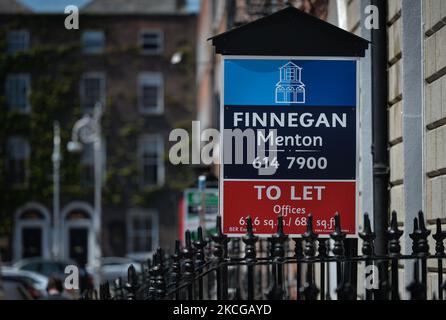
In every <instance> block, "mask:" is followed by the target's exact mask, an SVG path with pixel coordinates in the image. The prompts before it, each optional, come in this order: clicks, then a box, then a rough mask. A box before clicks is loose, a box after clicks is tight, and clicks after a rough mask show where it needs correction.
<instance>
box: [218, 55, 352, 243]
mask: <svg viewBox="0 0 446 320" xmlns="http://www.w3.org/2000/svg"><path fill="white" fill-rule="evenodd" d="M357 62H358V58H338V57H333V58H329V57H325V58H315V57H286V56H283V57H282V56H272V57H268V56H261V57H259V56H224V57H223V61H222V63H223V70H224V96H223V97H222V106H223V107H222V108H221V128H222V129H223V135H222V136H223V139H222V150H221V159H222V161H223V165H222V169H221V170H220V171H221V177H220V178H221V179H220V187H221V196H222V201H221V212H222V216H223V232H224V233H225V234H228V235H232V236H239V235H242V234H244V233H245V232H246V218H247V217H248V216H251V217H252V219H253V227H254V232H255V234H257V235H264V236H269V235H272V234H274V233H275V232H276V230H277V217H278V216H283V218H284V219H283V221H284V231H285V233H287V234H289V235H301V234H303V233H304V232H305V231H306V223H307V217H308V215H309V214H312V216H313V221H314V230H315V232H316V233H318V234H320V235H328V234H330V233H331V232H332V231H333V229H334V216H335V214H336V213H339V214H340V216H341V222H342V229H343V231H344V232H346V233H347V234H348V235H350V236H352V235H356V233H357V226H356V207H357V194H358V192H357V176H358V170H357V162H358V146H357V142H358V139H357V136H358V120H357V116H358V112H357V108H358V81H357V78H358V76H357V75H358V69H357Z"/></svg>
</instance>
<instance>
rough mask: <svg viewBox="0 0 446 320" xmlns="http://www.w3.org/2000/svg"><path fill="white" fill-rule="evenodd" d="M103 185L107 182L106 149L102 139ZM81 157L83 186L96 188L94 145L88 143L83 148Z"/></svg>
mask: <svg viewBox="0 0 446 320" xmlns="http://www.w3.org/2000/svg"><path fill="white" fill-rule="evenodd" d="M101 146H102V154H101V155H102V178H103V179H102V183H104V182H105V172H106V147H105V140H104V138H102V144H101ZM83 147H84V148H83V149H82V155H81V185H82V186H85V187H93V186H94V144H93V143H88V144H85V145H84V146H83Z"/></svg>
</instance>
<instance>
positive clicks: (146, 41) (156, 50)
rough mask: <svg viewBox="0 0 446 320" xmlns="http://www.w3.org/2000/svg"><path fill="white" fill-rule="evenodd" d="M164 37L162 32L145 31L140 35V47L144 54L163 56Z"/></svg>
mask: <svg viewBox="0 0 446 320" xmlns="http://www.w3.org/2000/svg"><path fill="white" fill-rule="evenodd" d="M163 42H164V36H163V32H162V31H161V30H143V31H141V32H140V34H139V45H140V47H141V50H142V53H144V54H161V53H162V52H163V50H164V48H163Z"/></svg>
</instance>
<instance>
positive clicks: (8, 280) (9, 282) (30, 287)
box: [1, 267, 48, 300]
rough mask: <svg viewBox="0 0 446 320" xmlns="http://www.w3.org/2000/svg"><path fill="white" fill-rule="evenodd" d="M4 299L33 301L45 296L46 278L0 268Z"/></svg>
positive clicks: (34, 273) (33, 273)
mask: <svg viewBox="0 0 446 320" xmlns="http://www.w3.org/2000/svg"><path fill="white" fill-rule="evenodd" d="M1 277H2V286H3V291H4V292H3V294H4V299H6V300H34V299H41V298H43V297H46V296H47V291H46V287H47V284H48V278H47V277H45V276H43V275H41V274H38V273H36V272H31V271H25V270H19V269H16V268H12V267H2V268H1Z"/></svg>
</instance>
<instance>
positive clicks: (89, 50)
mask: <svg viewBox="0 0 446 320" xmlns="http://www.w3.org/2000/svg"><path fill="white" fill-rule="evenodd" d="M88 33H100V34H101V35H102V46H101V48H100V49H99V50H98V49H96V48H95V49H94V50H91V49H87V48H88V47H87V46H86V45H85V40H86V35H87V34H88ZM81 39H82V53H83V54H91V55H99V54H103V53H104V52H105V48H106V38H105V32H104V30H99V29H98V30H95V29H88V30H84V31H83V32H82V36H81Z"/></svg>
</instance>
